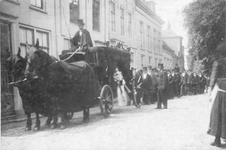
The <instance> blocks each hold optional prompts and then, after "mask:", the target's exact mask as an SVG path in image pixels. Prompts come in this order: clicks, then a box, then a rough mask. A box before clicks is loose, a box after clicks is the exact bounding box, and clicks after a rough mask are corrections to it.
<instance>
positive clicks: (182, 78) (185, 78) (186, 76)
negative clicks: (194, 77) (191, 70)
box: [181, 73, 188, 84]
mask: <svg viewBox="0 0 226 150" xmlns="http://www.w3.org/2000/svg"><path fill="white" fill-rule="evenodd" d="M187 83H188V74H187V73H185V74H184V76H181V84H187Z"/></svg>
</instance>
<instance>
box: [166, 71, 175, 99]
mask: <svg viewBox="0 0 226 150" xmlns="http://www.w3.org/2000/svg"><path fill="white" fill-rule="evenodd" d="M173 80H174V79H173V76H172V73H171V72H170V71H169V72H168V89H167V93H168V99H172V98H174V93H173V91H174V90H173Z"/></svg>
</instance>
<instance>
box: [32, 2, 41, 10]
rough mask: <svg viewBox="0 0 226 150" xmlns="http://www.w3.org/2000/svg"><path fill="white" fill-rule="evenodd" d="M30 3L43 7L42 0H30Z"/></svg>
mask: <svg viewBox="0 0 226 150" xmlns="http://www.w3.org/2000/svg"><path fill="white" fill-rule="evenodd" d="M31 5H32V6H34V7H38V8H40V9H43V0H31Z"/></svg>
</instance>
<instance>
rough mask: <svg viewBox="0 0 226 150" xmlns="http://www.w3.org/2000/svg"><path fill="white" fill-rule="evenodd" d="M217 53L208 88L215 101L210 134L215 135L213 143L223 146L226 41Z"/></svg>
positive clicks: (224, 134)
mask: <svg viewBox="0 0 226 150" xmlns="http://www.w3.org/2000/svg"><path fill="white" fill-rule="evenodd" d="M217 53H218V55H219V56H218V58H217V59H216V60H215V61H214V63H213V67H212V73H211V77H210V85H209V90H208V93H209V96H210V97H211V100H212V103H213V104H212V109H211V115H210V124H209V130H208V134H210V135H212V136H215V140H214V142H212V143H211V145H212V146H217V147H221V138H222V139H226V43H224V44H221V45H219V46H218V47H217Z"/></svg>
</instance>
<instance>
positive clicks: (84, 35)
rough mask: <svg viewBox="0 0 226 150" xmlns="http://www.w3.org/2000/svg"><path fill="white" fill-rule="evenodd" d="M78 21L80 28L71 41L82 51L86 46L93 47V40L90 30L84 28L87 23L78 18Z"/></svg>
mask: <svg viewBox="0 0 226 150" xmlns="http://www.w3.org/2000/svg"><path fill="white" fill-rule="evenodd" d="M77 22H78V27H79V30H78V31H77V32H76V33H75V36H74V37H73V38H72V39H71V42H72V43H73V45H74V46H75V47H76V48H79V47H80V51H83V50H84V49H85V48H84V46H87V47H93V42H92V39H91V36H90V34H89V31H88V30H86V29H84V25H85V23H84V22H83V20H82V19H78V20H77Z"/></svg>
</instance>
